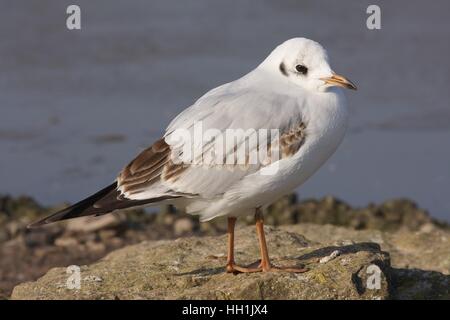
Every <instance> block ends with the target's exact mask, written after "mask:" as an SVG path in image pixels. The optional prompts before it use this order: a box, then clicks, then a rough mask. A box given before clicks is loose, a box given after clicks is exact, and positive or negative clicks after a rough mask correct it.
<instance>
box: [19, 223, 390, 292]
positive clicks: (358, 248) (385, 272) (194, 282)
mask: <svg viewBox="0 0 450 320" xmlns="http://www.w3.org/2000/svg"><path fill="white" fill-rule="evenodd" d="M266 233H267V240H268V244H269V252H270V253H271V257H272V260H273V263H274V264H277V265H304V266H306V267H307V268H308V269H309V271H308V272H306V273H302V274H292V273H284V272H282V273H277V272H276V273H253V274H237V275H234V274H227V273H225V272H224V265H225V261H226V257H225V255H224V254H223V253H224V252H225V250H226V248H225V246H226V236H225V235H222V236H217V237H201V238H197V237H191V238H180V239H177V240H173V241H149V242H142V243H140V244H137V245H133V246H128V247H125V248H123V249H119V250H117V251H114V252H112V253H110V254H109V255H107V256H106V257H105V258H104V259H102V260H100V261H99V262H97V263H95V264H92V265H90V266H86V267H82V268H81V279H82V281H81V288H80V289H79V290H71V289H67V288H66V287H65V283H66V281H67V277H68V274H67V273H66V269H65V268H54V269H51V270H50V271H49V272H48V273H47V274H46V275H45V276H43V277H42V278H40V279H39V280H37V281H36V282H28V283H24V284H21V285H19V286H16V287H15V288H14V291H13V294H12V299H387V298H389V290H390V270H391V267H390V260H389V255H388V254H387V253H386V252H383V251H381V250H380V246H379V245H377V244H374V243H369V242H358V243H355V244H351V245H347V246H342V247H339V248H336V246H333V245H329V244H318V243H317V242H313V241H310V240H307V239H306V238H304V237H303V236H301V235H300V234H298V233H296V232H293V231H291V232H288V231H286V230H285V229H278V228H277V229H275V228H273V227H266ZM336 250H339V252H340V255H336V256H335V257H334V259H331V260H329V261H328V262H327V263H319V260H320V259H321V258H323V257H326V256H329V255H330V254H332V253H333V252H334V251H336ZM256 259H258V248H257V240H256V234H255V232H254V228H253V227H244V228H240V229H238V231H237V234H236V260H237V262H238V263H241V264H249V263H252V262H254V261H255V260H256ZM371 268H376V269H377V270H379V272H380V273H379V278H378V280H379V281H378V282H377V284H379V287H377V288H375V289H370V288H368V286H367V284H368V283H369V282H370V281H371V278H370V277H371V275H372V273H371V271H370V270H371ZM93 278H95V279H101V281H84V280H83V279H93Z"/></svg>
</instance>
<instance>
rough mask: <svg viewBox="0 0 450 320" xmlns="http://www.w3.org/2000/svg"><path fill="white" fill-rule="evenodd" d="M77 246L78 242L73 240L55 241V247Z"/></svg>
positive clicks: (59, 239) (61, 239) (62, 239)
mask: <svg viewBox="0 0 450 320" xmlns="http://www.w3.org/2000/svg"><path fill="white" fill-rule="evenodd" d="M76 245H78V240H77V239H75V238H65V237H63V238H58V239H56V240H55V246H58V247H73V246H76Z"/></svg>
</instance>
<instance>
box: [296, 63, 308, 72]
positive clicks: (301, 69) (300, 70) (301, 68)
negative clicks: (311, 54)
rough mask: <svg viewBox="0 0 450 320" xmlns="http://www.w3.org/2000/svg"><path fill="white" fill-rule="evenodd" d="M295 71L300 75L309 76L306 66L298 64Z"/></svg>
mask: <svg viewBox="0 0 450 320" xmlns="http://www.w3.org/2000/svg"><path fill="white" fill-rule="evenodd" d="M295 70H297V72H298V73H301V74H307V73H308V68H307V67H305V66H304V65H301V64H298V65H296V66H295Z"/></svg>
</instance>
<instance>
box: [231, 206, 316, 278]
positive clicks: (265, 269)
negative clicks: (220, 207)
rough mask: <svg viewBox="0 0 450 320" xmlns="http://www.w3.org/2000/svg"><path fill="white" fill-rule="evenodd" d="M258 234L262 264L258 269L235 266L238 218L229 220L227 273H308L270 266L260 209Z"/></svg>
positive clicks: (257, 224) (296, 269) (257, 225)
mask: <svg viewBox="0 0 450 320" xmlns="http://www.w3.org/2000/svg"><path fill="white" fill-rule="evenodd" d="M255 222H256V233H257V235H258V241H259V250H260V254H261V262H260V263H259V265H257V266H256V267H253V266H248V267H241V266H238V265H236V264H235V261H234V227H235V224H236V218H235V217H231V218H228V232H227V234H228V258H227V266H226V271H227V272H230V273H231V272H233V273H239V272H261V271H262V272H269V271H273V272H275V271H286V272H297V273H300V272H305V271H308V270H307V269H304V268H295V267H274V266H272V265H271V264H270V259H269V251H268V250H267V244H266V236H265V234H264V219H263V216H262V213H261V211H260V209H256V213H255Z"/></svg>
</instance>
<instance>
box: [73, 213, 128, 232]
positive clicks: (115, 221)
mask: <svg viewBox="0 0 450 320" xmlns="http://www.w3.org/2000/svg"><path fill="white" fill-rule="evenodd" d="M122 222H123V218H122V217H121V216H120V215H118V214H107V215H104V216H100V217H82V218H78V219H73V220H69V221H68V222H67V226H66V229H67V231H72V232H84V233H89V232H94V231H98V230H100V229H106V228H113V227H117V226H118V225H120V224H121V223H122Z"/></svg>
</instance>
